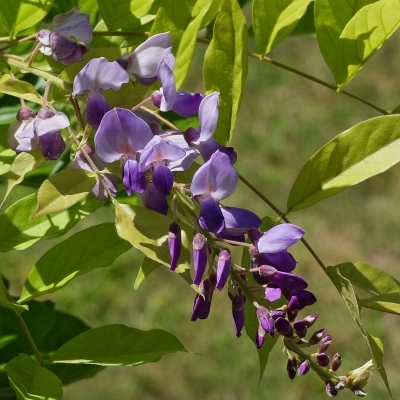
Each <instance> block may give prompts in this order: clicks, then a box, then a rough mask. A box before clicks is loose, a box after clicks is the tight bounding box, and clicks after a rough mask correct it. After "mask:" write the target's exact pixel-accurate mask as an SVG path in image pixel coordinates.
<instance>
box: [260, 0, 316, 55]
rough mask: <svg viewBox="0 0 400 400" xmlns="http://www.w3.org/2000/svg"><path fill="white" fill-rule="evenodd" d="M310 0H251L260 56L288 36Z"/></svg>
mask: <svg viewBox="0 0 400 400" xmlns="http://www.w3.org/2000/svg"><path fill="white" fill-rule="evenodd" d="M311 1H312V0H292V1H282V0H270V1H268V2H266V1H264V0H253V29H254V37H255V39H256V42H257V47H258V50H259V52H260V53H261V56H262V57H263V56H264V55H265V54H266V53H269V52H270V51H271V50H272V49H273V48H274V47H276V46H277V45H278V44H279V43H280V42H282V40H283V39H285V38H286V37H287V36H289V35H290V33H291V32H292V31H293V29H294V28H295V27H296V25H297V23H298V22H299V20H300V18H301V17H302V16H303V15H304V14H305V12H306V10H307V7H308V5H309V3H310V2H311Z"/></svg>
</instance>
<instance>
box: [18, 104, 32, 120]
mask: <svg viewBox="0 0 400 400" xmlns="http://www.w3.org/2000/svg"><path fill="white" fill-rule="evenodd" d="M35 117H36V114H35V112H34V111H33V110H31V109H30V108H29V107H26V106H25V107H22V108H21V109H20V110H19V111H18V113H17V120H19V121H27V120H28V119H29V118H35Z"/></svg>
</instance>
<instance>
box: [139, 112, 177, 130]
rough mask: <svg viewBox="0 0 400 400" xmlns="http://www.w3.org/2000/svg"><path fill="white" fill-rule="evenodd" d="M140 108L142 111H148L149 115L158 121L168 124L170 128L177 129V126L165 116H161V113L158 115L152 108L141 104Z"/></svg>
mask: <svg viewBox="0 0 400 400" xmlns="http://www.w3.org/2000/svg"><path fill="white" fill-rule="evenodd" d="M140 108H141V109H142V110H144V111H146V112H148V113H150V114H151V115H154V116H155V117H156V118H157V119H158V120H159V121H161V122H163V123H164V124H165V125H167V126H169V127H170V128H172V129H175V130H177V131H179V128H178V127H177V126H176V125H174V124H172V123H171V122H169V121H168V120H166V119H165V118H163V117H162V116H161V115H159V114H158V113H157V112H155V111H153V110H151V109H150V108H147V107H145V106H141V107H140Z"/></svg>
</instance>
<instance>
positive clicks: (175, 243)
mask: <svg viewBox="0 0 400 400" xmlns="http://www.w3.org/2000/svg"><path fill="white" fill-rule="evenodd" d="M168 246H169V254H170V256H171V265H170V267H169V269H170V270H171V271H174V270H175V268H176V267H177V265H178V260H179V256H180V254H181V250H182V238H181V228H180V226H179V225H178V224H177V223H176V222H173V223H172V224H171V225H170V226H169V231H168Z"/></svg>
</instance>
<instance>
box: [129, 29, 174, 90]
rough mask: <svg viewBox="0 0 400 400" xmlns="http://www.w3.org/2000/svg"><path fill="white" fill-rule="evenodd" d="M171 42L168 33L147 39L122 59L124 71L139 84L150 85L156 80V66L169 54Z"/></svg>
mask: <svg viewBox="0 0 400 400" xmlns="http://www.w3.org/2000/svg"><path fill="white" fill-rule="evenodd" d="M171 49H172V42H171V36H170V34H169V32H166V33H159V34H158V35H154V36H152V37H150V38H148V39H147V40H146V41H145V42H143V43H142V44H141V45H140V46H138V47H137V48H136V49H135V50H134V51H133V53H131V54H129V55H125V56H124V57H123V61H124V64H126V70H127V72H128V73H129V74H132V75H133V76H134V77H135V78H136V79H137V81H138V82H139V83H141V84H143V85H151V84H152V83H154V82H155V81H156V80H157V73H158V64H159V63H160V62H161V61H162V60H163V59H164V58H165V57H167V56H168V55H170V54H171Z"/></svg>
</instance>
